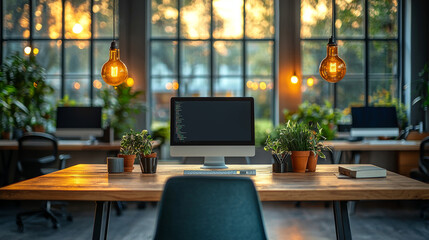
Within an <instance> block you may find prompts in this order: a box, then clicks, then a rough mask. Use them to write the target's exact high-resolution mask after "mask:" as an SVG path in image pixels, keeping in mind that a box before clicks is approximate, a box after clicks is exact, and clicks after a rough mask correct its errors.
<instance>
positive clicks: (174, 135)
mask: <svg viewBox="0 0 429 240" xmlns="http://www.w3.org/2000/svg"><path fill="white" fill-rule="evenodd" d="M170 112H171V121H170V124H171V125H170V137H171V138H170V154H171V156H175V157H204V166H203V167H202V168H227V166H226V165H225V157H240V156H243V157H245V156H254V155H255V119H254V101H253V98H251V97H173V98H171V109H170Z"/></svg>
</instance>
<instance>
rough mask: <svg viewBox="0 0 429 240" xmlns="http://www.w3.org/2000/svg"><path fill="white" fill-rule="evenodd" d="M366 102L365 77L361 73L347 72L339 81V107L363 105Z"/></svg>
mask: <svg viewBox="0 0 429 240" xmlns="http://www.w3.org/2000/svg"><path fill="white" fill-rule="evenodd" d="M364 102H365V77H364V76H363V75H360V74H346V76H345V77H344V79H343V80H341V81H340V82H339V83H337V108H339V109H344V108H347V107H349V106H362V105H363V104H364Z"/></svg>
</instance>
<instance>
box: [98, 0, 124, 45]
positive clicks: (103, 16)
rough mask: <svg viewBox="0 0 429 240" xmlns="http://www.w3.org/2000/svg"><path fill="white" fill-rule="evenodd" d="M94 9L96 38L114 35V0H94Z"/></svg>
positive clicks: (117, 14) (117, 28)
mask: <svg viewBox="0 0 429 240" xmlns="http://www.w3.org/2000/svg"><path fill="white" fill-rule="evenodd" d="M118 2H119V1H116V21H115V24H116V33H115V35H116V37H118V36H119V17H118V16H119V12H118V9H119V7H118ZM92 11H93V13H94V15H93V21H94V38H99V37H107V38H111V37H112V35H113V0H99V1H94V6H93V7H92Z"/></svg>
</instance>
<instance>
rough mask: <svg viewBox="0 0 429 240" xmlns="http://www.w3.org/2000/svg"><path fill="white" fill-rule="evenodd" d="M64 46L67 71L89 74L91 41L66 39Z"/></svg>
mask: <svg viewBox="0 0 429 240" xmlns="http://www.w3.org/2000/svg"><path fill="white" fill-rule="evenodd" d="M64 48H65V56H64V58H65V73H76V74H88V73H89V69H90V64H89V41H66V42H65V45H64Z"/></svg>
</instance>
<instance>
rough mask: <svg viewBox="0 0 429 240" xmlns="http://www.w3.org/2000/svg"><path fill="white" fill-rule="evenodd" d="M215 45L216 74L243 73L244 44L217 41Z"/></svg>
mask: <svg viewBox="0 0 429 240" xmlns="http://www.w3.org/2000/svg"><path fill="white" fill-rule="evenodd" d="M213 47H214V50H215V52H214V74H215V75H241V74H243V68H242V55H243V46H242V44H241V42H226V41H216V42H215V43H214V44H213Z"/></svg>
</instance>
